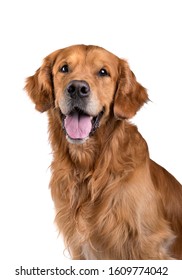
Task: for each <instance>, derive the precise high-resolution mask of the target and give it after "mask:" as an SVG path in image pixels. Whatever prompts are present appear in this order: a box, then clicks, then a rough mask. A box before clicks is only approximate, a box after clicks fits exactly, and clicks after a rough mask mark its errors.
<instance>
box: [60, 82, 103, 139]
mask: <svg viewBox="0 0 182 280" xmlns="http://www.w3.org/2000/svg"><path fill="white" fill-rule="evenodd" d="M90 94H91V91H90V87H89V85H88V83H87V82H86V81H82V80H80V81H79V80H73V81H71V82H70V83H69V84H68V85H67V87H66V90H65V95H66V98H67V99H68V100H69V110H68V113H67V114H62V113H61V115H62V123H63V129H64V131H65V132H66V136H67V140H68V141H69V142H71V143H74V144H75V143H76V144H82V143H84V142H85V141H86V140H87V139H88V138H89V137H90V136H92V135H93V134H94V133H95V131H96V130H97V128H98V127H99V124H100V119H101V117H102V115H103V113H104V108H103V110H102V111H100V112H99V114H97V115H96V116H92V115H90V114H89V112H88V110H87V105H88V102H89V97H90Z"/></svg>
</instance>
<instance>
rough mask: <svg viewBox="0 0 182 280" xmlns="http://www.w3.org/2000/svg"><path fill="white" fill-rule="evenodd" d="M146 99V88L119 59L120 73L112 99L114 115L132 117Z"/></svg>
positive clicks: (126, 64) (121, 117) (125, 117)
mask: <svg viewBox="0 0 182 280" xmlns="http://www.w3.org/2000/svg"><path fill="white" fill-rule="evenodd" d="M147 101H148V95H147V91H146V89H145V88H144V87H143V86H142V85H140V84H139V83H138V82H137V80H136V78H135V75H134V74H133V72H132V71H131V70H130V68H129V66H128V63H127V62H126V61H124V60H122V59H121V60H120V73H119V77H118V85H117V89H116V94H115V99H114V115H115V117H116V118H117V119H123V118H124V119H129V118H132V117H133V116H134V115H135V114H136V112H137V111H138V110H139V109H140V108H141V107H142V105H143V104H144V103H146V102H147Z"/></svg>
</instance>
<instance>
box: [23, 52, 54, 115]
mask: <svg viewBox="0 0 182 280" xmlns="http://www.w3.org/2000/svg"><path fill="white" fill-rule="evenodd" d="M52 66H53V59H52V58H51V55H50V56H47V57H46V58H45V59H44V61H43V64H42V66H41V67H40V68H39V69H38V70H37V71H36V72H35V75H33V76H31V77H28V78H27V79H26V85H25V90H26V91H27V93H28V95H29V96H30V98H31V100H32V101H33V102H34V103H35V108H36V109H37V110H38V111H40V112H44V111H47V110H48V109H50V108H51V107H52V106H53V104H54V92H53V81H52Z"/></svg>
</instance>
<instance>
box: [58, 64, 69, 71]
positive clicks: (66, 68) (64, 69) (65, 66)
mask: <svg viewBox="0 0 182 280" xmlns="http://www.w3.org/2000/svg"><path fill="white" fill-rule="evenodd" d="M59 72H61V73H68V72H69V67H68V65H67V64H65V65H63V66H62V67H60V69H59Z"/></svg>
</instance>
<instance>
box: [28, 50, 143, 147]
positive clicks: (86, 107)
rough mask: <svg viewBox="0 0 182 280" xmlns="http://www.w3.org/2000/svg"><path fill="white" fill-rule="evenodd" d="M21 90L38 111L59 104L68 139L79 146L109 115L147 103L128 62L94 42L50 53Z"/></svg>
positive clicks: (126, 113) (126, 114)
mask: <svg viewBox="0 0 182 280" xmlns="http://www.w3.org/2000/svg"><path fill="white" fill-rule="evenodd" d="M25 88H26V90H27V91H28V94H29V95H30V97H31V98H32V100H33V101H34V103H35V104H36V108H37V109H38V110H39V111H41V112H43V111H46V110H49V109H50V108H51V107H52V108H54V107H56V108H59V110H60V116H61V118H62V123H63V129H64V130H65V132H66V135H67V139H68V141H69V142H71V143H79V144H81V143H83V142H85V141H86V140H87V139H89V137H91V136H92V135H93V134H94V132H95V131H96V130H97V128H98V127H99V126H100V125H102V124H104V123H106V121H107V120H108V118H110V117H111V115H112V116H115V117H116V118H130V117H132V116H133V115H134V114H135V113H136V112H137V110H139V108H140V107H141V106H142V105H143V103H144V102H146V101H147V93H146V91H145V89H144V88H143V87H142V86H141V85H140V84H139V83H138V82H137V81H136V79H135V76H134V74H133V73H132V72H131V70H130V69H129V66H128V64H127V62H126V61H124V60H121V59H119V58H118V57H117V56H115V55H113V54H112V53H110V52H108V51H106V50H105V49H103V48H100V47H96V46H85V45H77V46H71V47H68V48H65V49H62V50H58V51H56V52H54V53H52V54H50V55H49V56H47V57H46V58H45V59H44V62H43V65H42V66H41V68H39V69H38V70H37V72H36V74H35V75H34V76H32V77H29V78H28V79H27V84H26V87H25Z"/></svg>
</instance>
